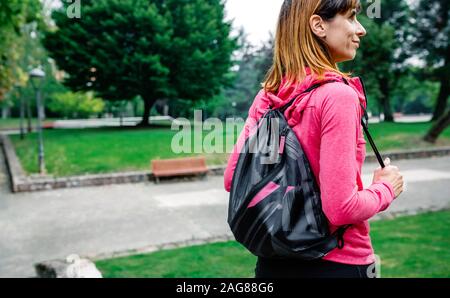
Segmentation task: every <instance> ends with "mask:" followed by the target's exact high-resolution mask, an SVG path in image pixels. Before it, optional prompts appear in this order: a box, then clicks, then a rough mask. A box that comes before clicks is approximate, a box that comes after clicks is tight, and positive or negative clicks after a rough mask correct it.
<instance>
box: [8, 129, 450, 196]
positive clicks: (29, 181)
mask: <svg viewBox="0 0 450 298" xmlns="http://www.w3.org/2000/svg"><path fill="white" fill-rule="evenodd" d="M0 143H1V145H2V148H3V152H4V155H5V159H6V166H7V168H8V174H9V177H10V182H11V190H12V191H13V192H29V191H40V190H51V189H61V188H73V187H86V186H101V185H112V184H124V183H141V182H149V181H154V177H153V174H152V172H151V171H136V172H121V173H106V174H94V175H81V176H68V177H52V176H44V177H36V176H27V175H26V174H25V171H24V170H23V168H22V165H21V163H20V161H19V159H18V157H17V155H16V152H15V150H14V147H13V145H12V143H11V140H10V138H9V137H8V136H7V135H4V134H3V135H2V134H0ZM447 155H450V147H439V148H430V149H414V150H407V151H389V152H383V153H382V156H383V158H386V157H389V158H390V159H391V160H392V161H396V160H401V159H415V158H429V157H439V156H447ZM365 161H366V162H376V161H377V159H376V157H375V155H374V154H368V155H367V156H366V160H365ZM225 168H226V166H225V165H220V166H211V167H208V169H209V172H208V175H210V176H220V175H223V174H224V172H225ZM192 179H198V178H197V177H196V176H189V177H187V176H186V177H183V176H181V177H174V178H168V179H164V180H162V182H163V183H164V182H179V181H186V180H188V181H189V180H192Z"/></svg>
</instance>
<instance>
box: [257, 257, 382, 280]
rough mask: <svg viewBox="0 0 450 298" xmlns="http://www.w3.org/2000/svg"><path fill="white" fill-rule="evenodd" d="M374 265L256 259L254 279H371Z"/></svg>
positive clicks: (373, 275) (373, 274)
mask: <svg viewBox="0 0 450 298" xmlns="http://www.w3.org/2000/svg"><path fill="white" fill-rule="evenodd" d="M375 276H376V274H375V264H370V265H348V264H341V263H336V262H330V261H325V260H314V261H302V260H296V259H287V260H286V259H285V260H275V259H265V258H261V257H260V258H258V261H257V262H256V268H255V277H256V278H373V277H375Z"/></svg>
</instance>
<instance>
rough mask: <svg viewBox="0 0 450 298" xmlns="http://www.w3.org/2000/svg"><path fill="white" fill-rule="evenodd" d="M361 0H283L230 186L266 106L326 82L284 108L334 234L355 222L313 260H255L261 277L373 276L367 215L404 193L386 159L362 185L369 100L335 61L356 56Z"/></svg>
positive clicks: (361, 33) (232, 166) (235, 154)
mask: <svg viewBox="0 0 450 298" xmlns="http://www.w3.org/2000/svg"><path fill="white" fill-rule="evenodd" d="M360 10H361V8H360V3H359V0H285V1H284V3H283V5H282V8H281V12H280V15H279V20H278V26H277V32H276V38H275V49H274V59H273V65H272V67H271V69H270V70H269V72H268V74H267V77H266V80H265V82H264V83H263V89H262V90H261V91H260V92H259V93H258V95H257V96H256V98H255V100H254V102H253V104H252V106H251V108H250V110H249V119H248V120H250V121H247V122H246V126H245V127H244V131H243V132H242V134H241V136H240V137H239V140H238V143H237V145H236V146H235V150H234V151H233V153H232V154H231V156H230V158H229V161H228V166H227V169H226V171H225V174H224V180H225V181H224V182H225V189H226V190H227V191H230V186H231V181H232V177H233V172H234V169H235V167H236V162H237V160H238V158H239V152H240V148H239V147H242V144H243V143H244V141H245V136H248V131H249V129H250V127H249V126H251V124H250V123H255V122H256V121H257V120H258V119H259V118H260V117H261V116H262V115H263V114H264V113H265V112H266V111H267V109H268V108H269V106H271V107H273V108H277V107H280V106H283V105H284V104H286V103H287V102H288V101H289V100H290V99H292V98H293V97H295V96H296V95H298V94H300V93H301V92H302V91H304V90H306V89H308V88H309V87H311V86H312V85H314V84H316V83H317V82H319V81H321V80H335V81H337V82H333V83H328V84H324V85H322V86H321V87H319V88H317V89H315V90H313V91H312V92H310V93H306V94H304V95H301V96H300V97H299V98H298V99H297V100H296V101H295V102H294V104H293V105H291V106H290V107H289V108H288V109H287V110H286V111H285V117H286V119H287V120H288V123H289V125H290V126H291V127H292V128H293V131H294V132H295V134H296V136H297V137H298V139H299V141H300V143H301V146H302V147H303V150H304V152H305V154H306V156H307V158H308V160H309V162H310V164H311V168H312V171H313V173H314V176H315V177H316V180H317V183H318V185H319V187H320V192H321V200H322V209H323V211H324V213H325V215H326V217H327V219H328V221H329V226H330V232H334V231H335V230H336V229H337V228H338V227H339V226H343V225H348V224H351V226H350V228H349V229H347V231H346V232H345V234H344V243H345V245H344V247H343V248H336V249H334V250H332V251H331V252H330V253H329V254H327V255H326V256H325V257H324V258H323V259H320V260H316V261H300V260H293V259H292V260H291V259H289V260H275V259H265V258H261V257H260V258H258V261H257V265H256V270H255V272H256V277H263V278H277V277H356V278H365V277H371V276H374V268H375V266H374V262H375V255H374V251H373V248H372V244H371V240H370V236H369V223H368V220H369V219H370V218H371V217H373V216H374V215H376V214H377V213H379V212H381V211H384V210H386V209H387V208H388V207H389V205H390V204H391V202H392V201H393V200H394V199H395V198H397V197H398V196H399V195H400V193H401V192H402V191H403V178H402V176H401V175H400V173H399V169H398V168H397V167H395V166H392V165H390V164H389V163H390V161H389V160H386V168H384V169H381V168H378V169H377V170H375V172H374V175H373V183H372V185H370V186H369V187H368V188H366V189H364V187H363V183H362V180H361V168H362V164H363V162H364V159H365V154H366V150H365V144H366V142H365V140H364V135H363V131H362V126H361V117H362V113H363V110H362V108H361V104H362V105H363V106H364V107H365V105H366V98H365V94H364V90H363V85H362V82H361V80H360V79H359V78H358V77H350V75H349V74H346V73H343V72H341V71H340V70H339V69H338V67H337V63H339V62H343V61H348V60H352V59H354V58H355V55H356V52H357V49H358V48H359V46H360V40H361V39H362V38H363V37H364V36H365V35H366V31H365V29H364V28H363V26H362V25H361V24H360V23H359V22H358V20H357V18H356V15H357V13H358V12H359V11H360Z"/></svg>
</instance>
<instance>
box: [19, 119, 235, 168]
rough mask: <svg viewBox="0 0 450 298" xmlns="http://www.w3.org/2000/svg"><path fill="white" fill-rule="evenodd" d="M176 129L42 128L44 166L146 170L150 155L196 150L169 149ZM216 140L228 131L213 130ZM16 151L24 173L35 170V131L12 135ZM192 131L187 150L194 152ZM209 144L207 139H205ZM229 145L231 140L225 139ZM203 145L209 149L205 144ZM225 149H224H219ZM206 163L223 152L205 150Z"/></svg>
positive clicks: (221, 157)
mask: <svg viewBox="0 0 450 298" xmlns="http://www.w3.org/2000/svg"><path fill="white" fill-rule="evenodd" d="M177 133H178V131H175V130H170V129H168V128H149V129H136V128H101V129H64V130H62V129H61V130H60V129H55V130H45V131H44V142H45V156H46V167H47V171H48V173H50V174H53V175H55V176H68V175H79V174H86V173H105V172H117V171H132V170H148V169H150V161H151V160H152V159H166V158H179V157H185V156H192V155H199V154H200V153H179V154H176V153H174V152H173V151H172V148H171V143H172V138H173V137H174V136H175V135H176V134H177ZM204 135H207V133H204ZM215 135H216V136H217V137H218V138H217V140H218V142H217V143H216V142H212V145H213V146H214V145H216V144H217V145H218V146H222V148H223V147H225V145H224V144H226V142H225V141H223V140H226V136H227V135H229V136H231V137H232V136H233V133H232V132H231V131H228V132H226V133H223V136H222V135H220V134H215ZM12 141H13V143H14V146H15V148H16V152H17V155H18V156H19V159H20V160H21V162H22V166H23V167H24V169H25V171H26V172H28V173H36V172H37V171H38V167H37V134H30V135H27V136H26V138H25V140H20V138H19V136H18V135H14V136H12ZM193 143H194V142H193V134H192V138H191V149H190V150H189V151H190V152H194V150H193V149H192V148H193ZM206 143H208V144H209V142H206ZM229 143H230V144H231V146H232V145H233V144H234V141H230V142H229ZM205 148H208V149H211V148H212V147H211V146H209V145H205ZM222 151H225V149H222ZM201 155H204V156H206V158H207V163H208V164H209V165H216V164H224V163H225V162H226V159H227V154H226V153H217V154H212V153H210V154H208V153H202V154H201Z"/></svg>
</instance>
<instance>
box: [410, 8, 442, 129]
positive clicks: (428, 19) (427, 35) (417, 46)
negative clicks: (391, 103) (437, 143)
mask: <svg viewBox="0 0 450 298" xmlns="http://www.w3.org/2000/svg"><path fill="white" fill-rule="evenodd" d="M414 18H415V19H416V23H415V25H414V29H415V30H414V31H413V32H414V34H413V36H414V38H415V39H414V41H413V43H412V46H413V48H414V50H415V53H416V54H417V55H418V56H419V57H420V58H422V59H424V60H425V61H426V63H427V67H426V69H427V70H428V72H429V75H430V78H431V79H433V80H435V81H438V82H440V90H439V95H438V97H437V100H436V106H435V109H434V113H433V119H432V120H438V119H439V118H440V117H441V116H442V115H443V114H444V113H445V110H446V108H447V104H448V97H449V95H450V44H449V36H450V21H449V19H450V2H449V1H448V0H420V2H419V3H418V6H417V8H416V9H415V10H414Z"/></svg>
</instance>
